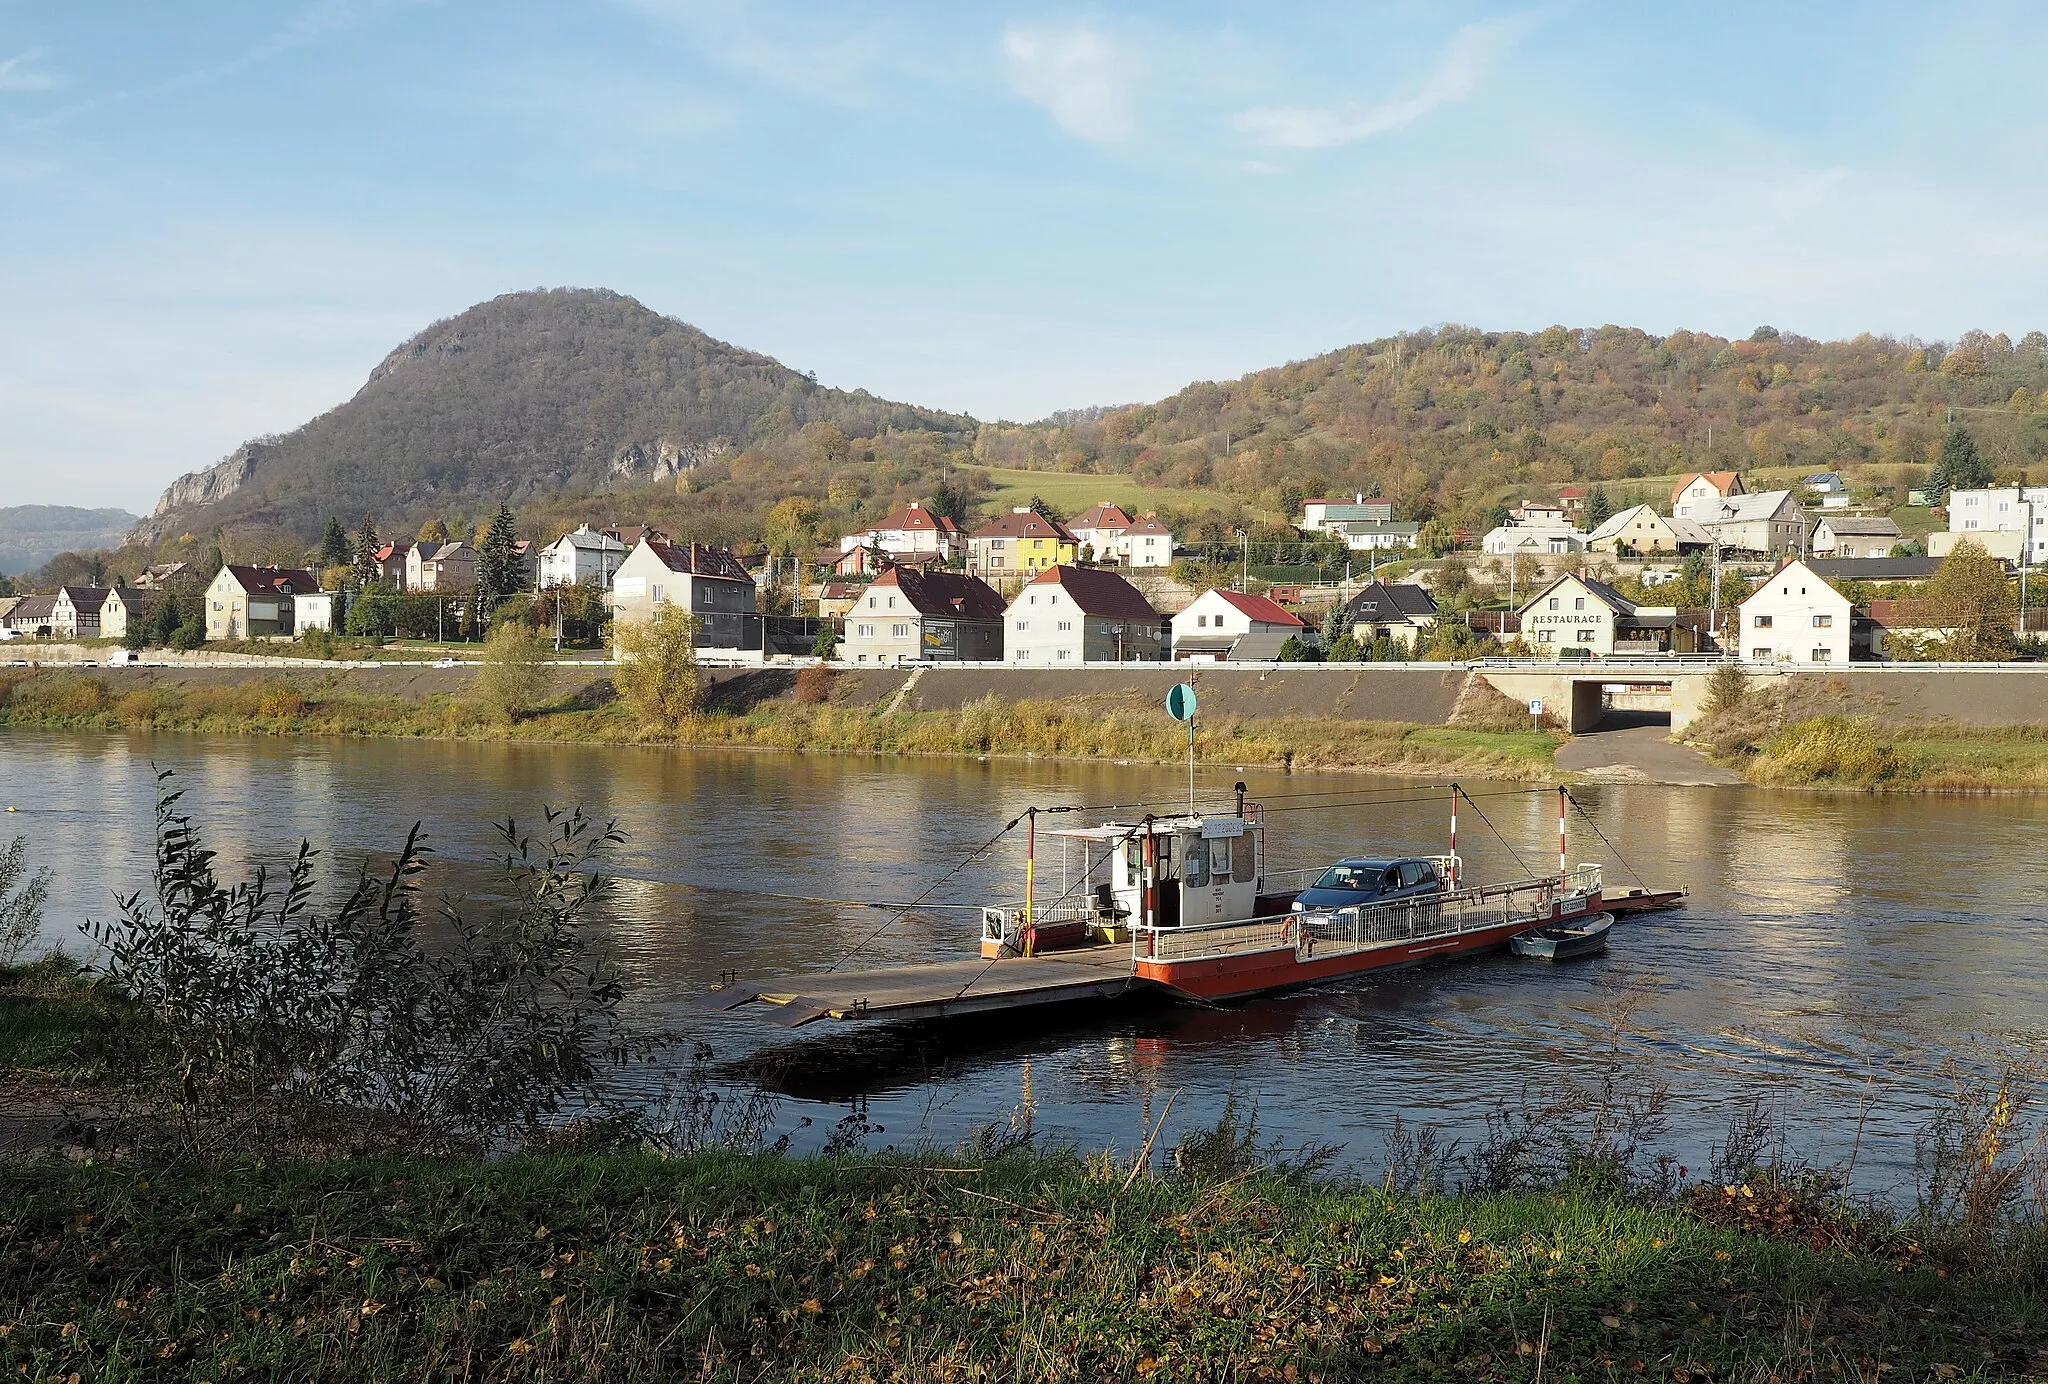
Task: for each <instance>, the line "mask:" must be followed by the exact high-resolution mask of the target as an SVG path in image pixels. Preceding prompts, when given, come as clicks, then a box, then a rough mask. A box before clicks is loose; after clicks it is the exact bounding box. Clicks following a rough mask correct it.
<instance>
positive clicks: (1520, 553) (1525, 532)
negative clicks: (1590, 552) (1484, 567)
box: [1479, 524, 1586, 557]
mask: <svg viewBox="0 0 2048 1384" xmlns="http://www.w3.org/2000/svg"><path fill="white" fill-rule="evenodd" d="M1479 548H1480V551H1481V552H1484V553H1485V554H1487V555H1488V556H1489V557H1542V556H1545V555H1547V554H1551V553H1578V552H1584V551H1585V548H1586V535H1584V534H1582V533H1580V532H1579V531H1578V530H1577V529H1560V528H1533V529H1532V528H1524V527H1523V526H1521V525H1519V524H1503V525H1501V526H1500V527H1499V528H1497V529H1494V530H1492V531H1491V532H1489V533H1488V534H1487V535H1486V537H1484V538H1482V539H1481V540H1479Z"/></svg>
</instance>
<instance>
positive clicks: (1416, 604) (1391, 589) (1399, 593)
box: [1344, 581, 1436, 619]
mask: <svg viewBox="0 0 2048 1384" xmlns="http://www.w3.org/2000/svg"><path fill="white" fill-rule="evenodd" d="M1368 601H1370V602H1372V603H1373V604H1374V605H1375V606H1376V607H1377V608H1376V609H1374V610H1371V611H1367V610H1366V603H1367V602H1368ZM1344 609H1345V610H1346V611H1348V612H1350V613H1351V615H1352V617H1353V618H1354V619H1356V618H1359V617H1361V616H1363V615H1366V614H1371V615H1375V616H1378V615H1387V614H1391V615H1435V614H1436V598H1435V597H1434V596H1431V595H1430V594H1429V592H1428V591H1427V590H1425V589H1424V588H1422V587H1420V586H1417V585H1416V584H1415V583H1414V582H1405V581H1404V582H1384V581H1376V582H1374V583H1372V584H1371V585H1370V586H1368V587H1366V588H1365V589H1364V590H1363V591H1361V592H1359V593H1358V594H1357V595H1356V596H1353V597H1352V598H1351V599H1350V600H1348V601H1346V602H1345V603H1344Z"/></svg>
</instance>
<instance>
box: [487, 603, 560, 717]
mask: <svg viewBox="0 0 2048 1384" xmlns="http://www.w3.org/2000/svg"><path fill="white" fill-rule="evenodd" d="M547 683H548V669H547V647H546V646H545V645H544V644H542V643H541V639H540V636H539V635H538V634H536V633H535V632H534V628H533V626H531V625H529V624H527V623H525V622H524V621H522V620H505V621H503V622H501V623H500V624H499V625H498V627H497V628H496V629H494V630H492V631H491V637H490V638H489V639H487V640H485V641H484V667H483V672H482V674H481V675H480V676H479V677H478V678H477V684H476V689H477V696H478V698H479V700H481V701H482V702H483V704H484V706H485V707H486V708H487V709H488V710H489V711H490V712H491V714H492V715H494V716H496V717H497V718H498V719H499V720H501V721H517V720H518V719H519V718H520V717H522V716H524V715H526V714H527V713H528V712H530V711H532V710H533V708H534V705H535V704H536V703H537V702H539V701H540V699H541V697H542V695H543V694H544V693H546V691H547Z"/></svg>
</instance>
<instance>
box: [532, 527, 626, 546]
mask: <svg viewBox="0 0 2048 1384" xmlns="http://www.w3.org/2000/svg"><path fill="white" fill-rule="evenodd" d="M555 543H556V544H561V543H567V544H568V545H569V546H570V547H572V548H586V549H588V550H590V551H591V552H597V553H623V552H624V551H626V545H625V544H623V543H621V542H620V541H619V540H618V539H616V538H614V537H612V536H611V535H610V534H608V533H598V532H596V531H595V530H594V529H592V528H591V527H590V525H588V524H585V525H584V526H583V527H581V528H579V529H575V530H573V531H571V532H569V533H565V534H563V535H562V536H561V537H560V538H558V539H556V540H555ZM550 546H553V545H550Z"/></svg>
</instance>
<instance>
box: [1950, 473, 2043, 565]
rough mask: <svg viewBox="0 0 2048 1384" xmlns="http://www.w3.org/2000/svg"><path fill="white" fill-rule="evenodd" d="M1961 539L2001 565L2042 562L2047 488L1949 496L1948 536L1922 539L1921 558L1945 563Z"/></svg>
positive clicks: (2008, 488)
mask: <svg viewBox="0 0 2048 1384" xmlns="http://www.w3.org/2000/svg"><path fill="white" fill-rule="evenodd" d="M1993 535H1997V537H1993ZM1966 538H1967V539H1969V540H1970V541H1971V542H1973V543H1975V544H1977V545H1978V546H1979V547H1981V548H1983V549H1985V550H1986V551H1987V552H1989V553H1990V554H1991V555H1992V556H1993V557H2002V558H2004V559H2005V560H2006V561H2007V562H2020V561H2025V562H2026V563H2027V564H2028V565H2029V566H2032V565H2033V564H2035V563H2038V562H2048V486H2044V485H2029V486H2025V487H2020V486H2005V487H2002V488H2000V489H1994V490H1954V491H1950V492H1949V497H1948V531H1947V532H1946V533H1931V534H1929V535H1928V536H1927V555H1928V556H1929V557H1947V556H1948V555H1949V554H1950V553H1951V552H1954V551H1955V546H1956V544H1957V543H1959V542H1961V541H1962V540H1964V539H1966Z"/></svg>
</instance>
